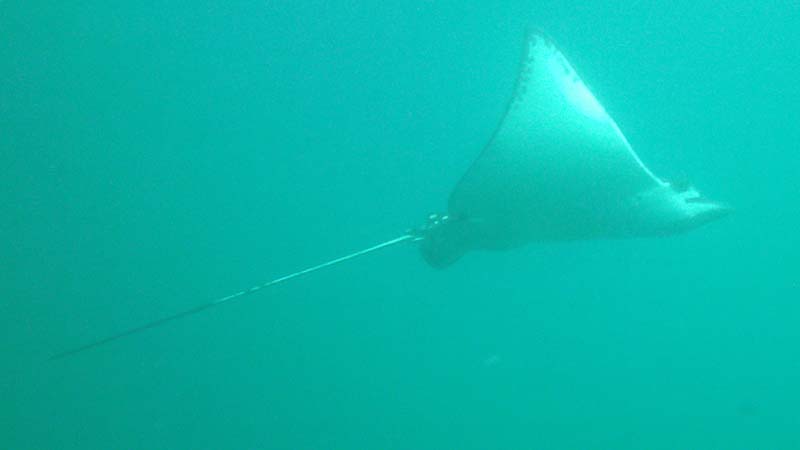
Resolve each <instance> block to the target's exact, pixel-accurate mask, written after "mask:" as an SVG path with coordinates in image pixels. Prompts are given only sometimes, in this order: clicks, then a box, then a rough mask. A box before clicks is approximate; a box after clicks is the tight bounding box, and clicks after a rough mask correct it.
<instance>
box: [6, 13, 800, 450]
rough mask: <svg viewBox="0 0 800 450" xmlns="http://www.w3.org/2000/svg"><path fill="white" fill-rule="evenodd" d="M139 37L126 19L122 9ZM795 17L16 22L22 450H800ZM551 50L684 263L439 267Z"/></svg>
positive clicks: (622, 254)
mask: <svg viewBox="0 0 800 450" xmlns="http://www.w3.org/2000/svg"><path fill="white" fill-rule="evenodd" d="M111 3H114V2H111ZM799 13H800V7H798V6H797V5H796V4H795V2H778V1H774V2H756V1H748V2H744V1H739V2H725V3H724V4H720V3H719V2H689V1H678V2H658V4H653V2H644V1H642V2H630V3H629V4H626V5H620V4H619V3H618V2H590V3H586V2H579V1H567V2H555V1H550V2H548V1H545V2H511V3H507V4H505V5H499V4H498V3H497V2H482V3H476V2H471V3H470V2H467V3H464V2H454V1H447V2H430V1H406V2H392V4H387V3H379V2H371V3H367V4H365V3H363V2H354V1H353V2H348V1H306V2H226V3H223V2H205V1H197V2H190V3H180V2H178V3H176V2H150V1H144V2H133V3H132V2H128V3H126V4H109V2H99V1H88V2H67V3H65V4H61V3H58V2H56V3H53V2H14V1H5V2H2V3H0V74H2V78H1V79H0V80H1V81H0V164H2V168H3V169H4V172H3V176H2V177H1V178H0V238H2V242H3V244H2V246H1V247H0V352H1V353H2V363H0V367H2V373H0V447H1V448H9V449H55V448H69V449H72V448H80V449H84V448H86V449H111V448H120V449H122V448H124V449H128V448H130V449H162V448H163V449H187V448H208V449H220V448H231V449H252V448H264V449H273V448H274V449H389V448H397V449H445V448H453V449H466V448H474V449H501V448H502V449H531V448H534V449H590V448H598V449H686V448H692V449H756V448H758V449H793V448H799V447H800V434H798V431H797V430H798V429H800V413H798V411H797V404H798V401H800V381H799V380H800V353H798V351H797V348H798V343H800V327H798V323H800V302H799V301H798V298H800V296H798V291H800V284H799V283H800V282H798V276H797V273H798V263H799V262H800V248H799V247H798V246H799V245H800V243H799V241H800V240H799V239H798V237H797V229H798V226H800V213H798V201H797V197H798V192H800V187H799V186H798V184H799V183H798V165H799V164H798V163H800V156H798V149H797V142H798V138H800V127H798V125H797V117H798V113H797V105H798V104H800V103H798V102H799V101H800V90H799V89H798V84H797V79H798V75H800V57H799V56H798V52H797V48H798V44H800V31H799V30H800V20H798V18H799V17H798V14H799ZM532 25H533V26H538V27H541V28H542V29H544V30H546V31H547V32H548V33H549V34H550V35H552V36H553V37H554V38H555V39H556V40H557V41H558V42H559V43H560V45H561V47H562V48H563V50H564V51H565V53H566V54H567V55H568V56H569V57H570V59H571V61H572V62H573V63H574V65H575V66H576V68H577V69H578V71H579V72H580V73H581V74H582V76H583V78H584V79H585V81H586V82H587V83H588V84H589V85H590V86H591V87H592V88H593V91H594V92H595V94H596V95H597V97H598V98H599V99H600V100H601V101H602V102H603V104H604V105H605V107H606V109H607V110H608V111H609V112H610V113H611V115H612V116H614V118H615V119H616V121H617V122H618V124H619V125H620V127H621V128H622V130H623V131H624V132H625V134H626V136H627V137H628V139H629V140H630V141H631V143H632V144H633V146H634V147H635V148H636V149H637V152H638V153H639V155H640V157H641V158H642V159H643V160H644V161H645V163H646V164H648V166H649V167H650V168H651V169H653V171H654V172H656V173H657V174H659V175H663V176H665V177H667V178H681V179H682V178H686V179H689V180H691V181H692V182H694V183H695V184H696V185H697V186H698V187H699V188H700V189H701V190H702V191H703V192H704V193H705V194H707V195H708V196H709V197H712V198H715V199H719V200H723V201H727V202H729V203H731V204H733V205H734V206H735V207H736V209H737V212H736V214H735V215H734V216H732V217H730V218H728V219H726V220H724V221H721V222H718V223H714V224H711V225H709V226H707V227H704V228H701V229H699V230H696V231H694V232H692V233H690V234H686V235H683V236H678V237H673V238H666V239H645V240H630V241H598V242H583V243H570V244H547V245H531V246H528V247H526V248H524V249H520V250H516V251H512V252H506V253H475V254H471V255H468V256H467V257H466V258H465V259H464V260H463V261H460V262H459V263H458V264H456V265H455V266H453V267H451V268H449V269H447V270H446V271H435V270H432V269H430V268H428V267H426V266H425V264H424V262H423V261H421V259H420V258H419V256H418V255H417V251H416V249H415V248H414V246H412V245H409V246H405V247H399V248H394V249H391V250H387V251H386V252H384V253H381V254H378V255H374V256H370V257H368V258H367V259H364V260H360V261H356V262H354V263H351V264H349V265H346V266H341V267H337V268H334V269H331V270H329V271H327V272H323V273H319V274H315V275H313V276H311V277H309V278H306V279H303V280H295V281H296V282H292V283H287V284H285V285H281V286H279V287H276V288H275V289H273V290H271V291H269V292H266V293H263V294H259V295H255V296H251V297H248V298H247V300H246V301H242V302H239V303H233V304H228V305H225V306H223V307H220V308H218V309H215V310H213V311H210V312H209V313H208V314H203V315H200V316H196V317H193V318H191V319H187V320H185V321H182V322H179V323H175V324H173V325H171V326H168V327H164V328H160V329H157V330H152V331H150V332H147V333H144V334H141V335H138V336H135V337H131V338H129V339H126V340H124V341H121V342H118V343H114V344H112V345H108V346H106V347H103V348H100V349H96V350H94V351H91V352H87V353H83V354H81V355H78V356H75V357H73V358H69V359H65V360H61V361H57V362H47V358H48V356H50V355H51V354H53V353H56V352H59V351H63V350H66V349H68V348H72V347H74V346H76V345H80V344H83V343H85V342H87V341H91V340H93V339H96V338H99V337H103V336H106V335H108V334H110V333H114V332H116V331H119V330H121V329H125V328H128V327H131V326H135V325H138V324H140V323H142V322H145V321H147V320H150V319H153V318H156V317H159V316H161V315H163V314H169V313H173V312H175V311H178V310H181V309H184V308H188V307H191V306H193V305H196V304H198V303H202V302H205V301H208V300H210V299H213V298H217V297H221V296H224V295H226V294H229V293H231V292H235V291H238V290H240V289H242V288H245V287H247V286H250V285H254V284H257V283H260V282H262V281H265V280H268V279H270V278H273V277H277V276H279V275H283V274H285V273H287V272H291V271H294V270H297V269H300V268H302V267H305V266H307V265H310V264H315V263H318V262H321V261H324V260H326V259H329V258H332V257H336V256H339V255H341V254H344V253H347V252H349V251H353V250H357V249H359V248H362V247H365V246H367V245H371V244H373V243H377V242H380V241H381V240H385V239H389V238H391V237H394V236H396V235H398V234H401V233H402V232H403V230H404V229H406V228H407V227H410V226H416V225H418V224H419V223H421V222H422V221H423V220H424V218H425V216H426V215H427V214H428V213H430V212H434V211H441V210H442V209H443V208H444V207H445V204H446V199H447V196H448V194H449V191H450V189H451V187H452V185H453V184H454V183H455V182H456V181H457V180H458V179H459V177H460V176H461V174H462V173H463V172H464V171H465V170H466V168H467V167H468V166H469V165H470V163H471V161H472V160H473V159H474V158H475V157H476V156H477V155H478V153H479V152H480V150H481V148H482V147H483V145H484V144H485V142H486V140H487V139H488V138H489V137H490V136H491V133H492V131H493V129H494V128H495V126H496V124H497V122H498V121H499V119H500V117H501V116H502V114H503V111H504V109H505V104H506V102H507V101H508V99H509V96H510V95H511V92H512V90H513V86H514V80H515V77H516V70H517V67H518V58H519V55H520V52H521V49H522V43H523V36H524V31H525V29H526V28H527V27H529V26H532Z"/></svg>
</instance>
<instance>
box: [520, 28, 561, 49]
mask: <svg viewBox="0 0 800 450" xmlns="http://www.w3.org/2000/svg"><path fill="white" fill-rule="evenodd" d="M540 41H541V42H544V43H545V44H546V45H548V46H555V41H554V40H553V38H551V37H550V35H549V34H547V33H546V32H545V31H544V29H542V28H541V27H539V26H535V25H531V26H529V27H528V28H526V30H525V42H527V43H528V45H529V46H531V47H535V46H536V45H537V44H538V43H539V42H540Z"/></svg>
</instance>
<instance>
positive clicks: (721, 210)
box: [695, 202, 734, 225]
mask: <svg viewBox="0 0 800 450" xmlns="http://www.w3.org/2000/svg"><path fill="white" fill-rule="evenodd" d="M733 211H734V209H733V207H732V206H730V205H727V204H725V203H718V202H710V203H709V204H708V208H707V209H705V210H703V211H702V212H699V213H698V214H697V216H695V220H697V222H698V225H703V224H706V223H708V222H713V221H715V220H719V219H722V218H723V217H727V216H729V215H731V214H732V213H733Z"/></svg>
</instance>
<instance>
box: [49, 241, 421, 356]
mask: <svg viewBox="0 0 800 450" xmlns="http://www.w3.org/2000/svg"><path fill="white" fill-rule="evenodd" d="M420 239H421V237H420V235H419V234H417V233H414V232H409V233H407V234H404V235H402V236H399V237H396V238H394V239H390V240H388V241H385V242H381V243H380V244H377V245H373V246H372V247H367V248H365V249H363V250H359V251H357V252H354V253H350V254H349V255H345V256H342V257H340V258H336V259H332V260H330V261H326V262H324V263H322V264H317V265H316V266H311V267H309V268H307V269H303V270H300V271H297V272H294V273H290V274H288V275H284V276H282V277H279V278H275V279H274V280H270V281H267V282H266V283H262V284H259V285H256V286H253V287H251V288H249V289H245V290H243V291H239V292H236V293H234V294H231V295H227V296H225V297H221V298H218V299H216V300H212V301H210V302H207V303H203V304H201V305H198V306H195V307H193V308H190V309H187V310H185V311H181V312H178V313H175V314H172V315H170V316H165V317H162V318H160V319H156V320H153V321H151V322H148V323H145V324H142V325H139V326H137V327H134V328H131V329H128V330H125V331H122V332H119V333H116V334H113V335H111V336H108V337H106V338H103V339H99V340H96V341H93V342H90V343H88V344H85V345H82V346H80V347H76V348H73V349H71V350H66V351H64V352H61V353H57V354H55V355H53V356H51V357H50V358H49V359H50V360H51V361H53V360H57V359H62V358H66V357H69V356H73V355H76V354H78V353H82V352H85V351H87V350H91V349H93V348H97V347H100V346H102V345H105V344H108V343H111V342H114V341H116V340H119V339H122V338H124V337H127V336H131V335H133V334H137V333H140V332H143V331H146V330H149V329H151V328H156V327H159V326H161V325H164V324H167V323H169V322H173V321H176V320H178V319H183V318H184V317H188V316H192V315H194V314H197V313H199V312H202V311H205V310H207V309H209V308H212V307H214V306H219V305H221V304H223V303H228V302H230V301H233V300H236V299H239V298H242V297H244V296H247V295H250V294H253V293H256V292H258V291H260V290H262V289H266V288H268V287H271V286H275V285H276V284H280V283H283V282H285V281H289V280H291V279H293V278H297V277H300V276H303V275H308V274H310V273H312V272H316V271H318V270H320V269H324V268H326V267H331V266H334V265H337V264H340V263H343V262H345V261H349V260H351V259H355V258H358V257H359V256H364V255H367V254H369V253H372V252H376V251H378V250H382V249H384V248H387V247H391V246H393V245H397V244H400V243H403V242H409V241H416V240H420Z"/></svg>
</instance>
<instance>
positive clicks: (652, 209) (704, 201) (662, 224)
mask: <svg viewBox="0 0 800 450" xmlns="http://www.w3.org/2000/svg"><path fill="white" fill-rule="evenodd" d="M637 203H638V208H637V209H638V210H639V211H640V212H642V213H643V214H642V217H644V222H645V224H644V226H645V229H646V230H648V231H649V233H646V234H675V233H682V232H685V231H689V230H692V229H694V228H697V227H700V226H702V225H705V224H707V223H709V222H713V221H716V220H718V219H721V218H723V217H725V216H728V215H730V214H731V213H732V212H733V208H731V207H730V206H729V205H727V204H725V203H721V202H717V201H714V200H710V199H708V198H706V197H704V196H703V195H702V194H700V192H699V191H698V190H697V189H696V188H695V187H694V186H692V185H691V184H689V183H686V182H669V183H664V184H663V185H662V186H660V187H658V188H655V189H652V190H650V191H648V192H645V193H643V194H641V195H640V196H638V198H637Z"/></svg>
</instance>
